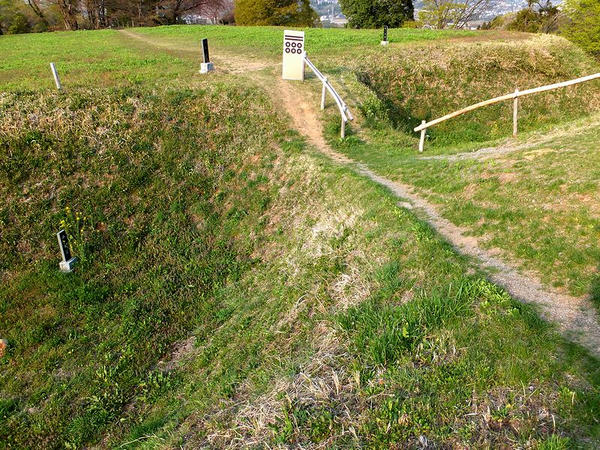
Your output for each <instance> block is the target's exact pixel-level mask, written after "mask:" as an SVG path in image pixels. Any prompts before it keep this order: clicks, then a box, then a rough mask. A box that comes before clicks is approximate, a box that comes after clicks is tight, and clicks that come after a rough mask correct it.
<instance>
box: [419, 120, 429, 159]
mask: <svg viewBox="0 0 600 450" xmlns="http://www.w3.org/2000/svg"><path fill="white" fill-rule="evenodd" d="M424 124H425V120H423V121H421V126H423V125H424ZM426 133H427V128H423V129H422V130H421V139H420V140H419V153H423V147H425V134H426Z"/></svg>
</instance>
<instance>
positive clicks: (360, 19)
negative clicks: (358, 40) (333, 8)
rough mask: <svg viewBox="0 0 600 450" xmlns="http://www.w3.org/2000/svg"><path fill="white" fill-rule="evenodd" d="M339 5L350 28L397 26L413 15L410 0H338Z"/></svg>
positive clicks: (410, 18)
mask: <svg viewBox="0 0 600 450" xmlns="http://www.w3.org/2000/svg"><path fill="white" fill-rule="evenodd" d="M340 6H341V8H342V12H343V13H344V15H345V16H346V17H347V18H348V26H350V27H351V28H382V27H383V26H384V25H387V26H388V27H391V28H399V27H401V26H402V25H403V24H404V22H406V21H408V20H413V17H414V7H413V3H412V0H399V1H392V0H378V1H373V0H340Z"/></svg>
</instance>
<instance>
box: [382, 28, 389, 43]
mask: <svg viewBox="0 0 600 450" xmlns="http://www.w3.org/2000/svg"><path fill="white" fill-rule="evenodd" d="M387 31H388V26H387V25H384V26H383V41H384V42H387Z"/></svg>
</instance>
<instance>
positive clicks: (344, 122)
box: [340, 117, 346, 138]
mask: <svg viewBox="0 0 600 450" xmlns="http://www.w3.org/2000/svg"><path fill="white" fill-rule="evenodd" d="M340 134H341V136H342V138H344V137H346V121H345V120H344V118H343V117H342V130H341V132H340Z"/></svg>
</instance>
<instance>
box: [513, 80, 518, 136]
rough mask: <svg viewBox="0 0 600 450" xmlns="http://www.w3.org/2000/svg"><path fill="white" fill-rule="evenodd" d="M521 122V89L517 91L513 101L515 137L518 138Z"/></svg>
mask: <svg viewBox="0 0 600 450" xmlns="http://www.w3.org/2000/svg"><path fill="white" fill-rule="evenodd" d="M518 120H519V89H518V88H517V89H515V98H514V100H513V137H517V131H518V129H519V127H518Z"/></svg>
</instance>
